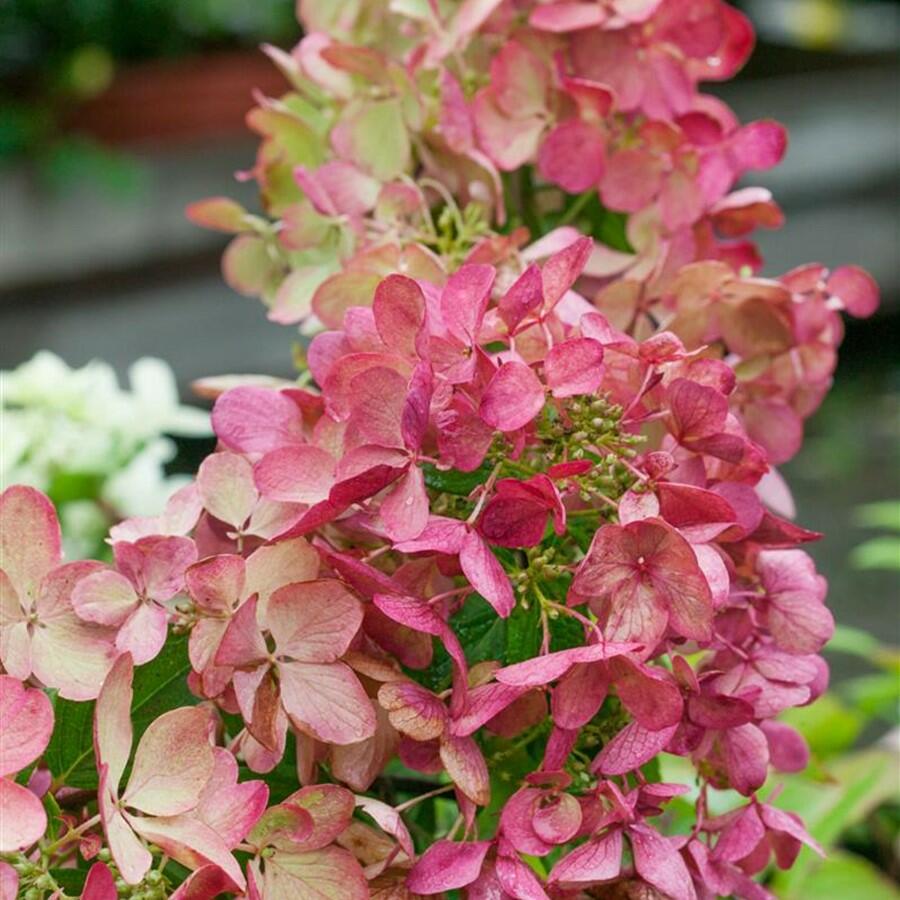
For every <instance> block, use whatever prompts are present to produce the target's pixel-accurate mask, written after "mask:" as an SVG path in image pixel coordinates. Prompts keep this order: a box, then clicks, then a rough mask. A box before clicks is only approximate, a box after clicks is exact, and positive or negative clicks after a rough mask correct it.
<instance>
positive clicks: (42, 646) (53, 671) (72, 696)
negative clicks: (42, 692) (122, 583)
mask: <svg viewBox="0 0 900 900" xmlns="http://www.w3.org/2000/svg"><path fill="white" fill-rule="evenodd" d="M82 565H84V563H69V564H68V566H61V567H60V568H59V569H56V570H55V572H54V573H53V574H52V575H51V576H50V578H49V579H48V581H49V580H52V579H53V578H54V576H56V575H57V574H58V573H63V572H64V571H65V569H67V568H68V567H70V566H71V567H76V566H82ZM46 585H47V582H45V588H46ZM44 596H45V597H46V594H45V595H44ZM44 622H45V625H44V627H43V628H38V629H36V630H35V632H34V634H33V635H32V641H31V652H32V666H33V670H34V674H35V675H36V676H37V677H38V678H39V679H40V680H41V682H43V684H45V685H46V686H47V687H52V688H56V689H57V690H58V691H59V695H60V696H61V697H64V698H65V699H67V700H93V699H94V697H96V696H97V694H98V693H99V691H100V686H101V685H102V684H103V679H104V678H105V677H106V673H107V672H108V671H109V668H110V666H111V665H112V663H113V660H114V658H115V656H116V653H115V648H114V646H113V643H112V633H111V632H110V631H108V630H107V629H103V628H97V627H96V626H94V625H90V624H88V623H86V622H83V621H81V619H79V618H78V617H77V616H76V615H75V613H74V612H72V610H71V609H69V608H66V607H62V608H61V609H60V610H59V612H57V613H56V614H55V615H52V617H51V616H50V615H49V614H48V616H47V617H46V619H45V620H44Z"/></svg>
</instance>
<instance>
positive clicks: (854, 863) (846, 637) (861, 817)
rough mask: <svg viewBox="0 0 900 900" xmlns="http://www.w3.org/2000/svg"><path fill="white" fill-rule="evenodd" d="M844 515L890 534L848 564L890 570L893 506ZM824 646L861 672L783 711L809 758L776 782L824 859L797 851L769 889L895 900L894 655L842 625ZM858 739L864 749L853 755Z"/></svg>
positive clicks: (898, 781)
mask: <svg viewBox="0 0 900 900" xmlns="http://www.w3.org/2000/svg"><path fill="white" fill-rule="evenodd" d="M853 518H854V522H855V524H857V525H858V526H860V527H865V528H877V529H882V528H883V529H887V530H889V531H890V534H888V535H887V536H884V537H875V538H872V539H870V540H868V541H865V542H864V543H862V544H860V545H859V546H858V547H856V548H855V549H854V550H853V552H852V554H851V559H850V564H851V566H852V567H853V568H857V569H859V568H883V569H889V570H891V571H894V572H897V571H900V501H896V500H887V501H882V502H878V503H871V504H866V505H865V506H862V507H859V508H858V509H857V510H856V512H855V514H854V517H853ZM829 650H830V651H831V652H832V653H834V652H837V653H846V654H850V655H852V656H855V657H857V658H858V659H860V660H862V661H864V662H865V663H866V665H867V666H868V668H869V669H870V671H869V672H867V673H865V674H863V675H859V676H857V677H854V678H850V679H847V680H845V681H842V682H840V683H839V684H837V685H835V686H834V687H833V688H832V689H831V690H830V691H829V692H828V693H827V694H826V695H825V696H824V697H822V698H820V700H819V701H818V702H817V703H815V704H813V705H812V706H806V707H799V708H796V709H792V710H789V711H788V712H787V713H786V714H785V716H784V720H785V721H786V722H788V723H790V724H791V725H793V726H794V727H795V728H796V729H797V730H798V731H800V732H801V734H803V736H804V737H805V738H806V740H807V742H808V743H809V746H810V750H811V751H812V754H813V762H812V765H811V766H810V768H809V769H808V770H807V772H805V773H803V774H802V775H797V776H792V777H790V778H788V779H786V783H785V787H784V791H783V793H781V794H780V795H779V798H778V803H779V805H783V806H784V808H785V809H799V810H803V816H804V819H805V822H806V825H807V828H808V830H809V832H810V834H812V836H813V837H814V838H816V840H818V841H819V842H820V843H821V844H822V845H823V847H825V849H826V851H828V856H827V858H826V859H824V860H822V859H820V858H819V857H818V856H816V855H815V854H814V853H812V852H811V851H810V850H808V849H806V848H804V849H803V850H802V851H801V855H800V858H799V859H798V861H797V863H796V864H795V866H794V867H793V868H792V869H791V870H790V871H789V872H779V873H778V874H777V875H775V877H774V878H773V881H772V887H773V888H774V889H775V893H776V894H777V896H778V897H783V898H785V900H805V898H808V897H841V898H843V900H882V898H885V900H886V898H897V897H898V896H900V891H898V888H897V879H898V877H900V860H898V847H900V759H898V757H900V730H898V726H897V710H898V707H900V651H898V650H897V649H896V648H893V647H889V646H886V645H885V644H883V643H882V642H881V641H879V640H878V639H877V638H875V637H873V636H872V635H870V634H867V633H866V632H864V631H861V630H859V629H855V628H848V627H846V626H838V628H837V630H836V633H835V636H834V639H833V640H832V642H831V643H830V644H829ZM873 738H877V740H876V741H875V743H874V744H872V743H871V741H872V739H873ZM861 743H862V744H866V743H868V744H869V746H867V747H866V749H863V750H859V749H856V748H857V747H859V745H860V744H861Z"/></svg>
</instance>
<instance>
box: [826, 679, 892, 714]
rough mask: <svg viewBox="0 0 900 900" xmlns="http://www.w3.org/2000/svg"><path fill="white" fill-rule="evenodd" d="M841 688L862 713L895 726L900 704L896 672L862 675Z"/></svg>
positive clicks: (846, 682) (845, 683)
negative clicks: (899, 704) (899, 703)
mask: <svg viewBox="0 0 900 900" xmlns="http://www.w3.org/2000/svg"><path fill="white" fill-rule="evenodd" d="M840 687H841V693H842V694H843V695H844V696H845V697H847V699H848V700H849V701H850V702H851V703H852V704H853V706H854V707H855V708H856V709H858V710H859V711H860V712H862V713H864V714H865V715H867V716H878V717H879V718H881V719H884V720H885V721H887V722H889V723H891V724H893V722H894V720H895V718H896V715H897V705H898V702H900V680H898V678H897V675H896V673H895V672H879V673H878V674H876V675H862V676H860V677H859V678H852V679H850V680H849V681H845V682H844V683H843V684H842V685H841V686H840Z"/></svg>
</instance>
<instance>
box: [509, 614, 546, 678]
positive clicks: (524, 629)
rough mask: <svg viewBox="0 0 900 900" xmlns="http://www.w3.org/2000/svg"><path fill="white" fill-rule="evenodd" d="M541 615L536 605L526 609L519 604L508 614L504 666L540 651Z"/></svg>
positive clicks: (529, 657)
mask: <svg viewBox="0 0 900 900" xmlns="http://www.w3.org/2000/svg"><path fill="white" fill-rule="evenodd" d="M541 637H542V633H541V613H540V609H539V608H538V605H537V603H532V604H531V605H530V606H529V607H528V609H525V608H524V607H523V606H522V605H521V604H519V605H518V606H516V608H515V609H514V610H513V611H512V613H511V614H510V617H509V619H508V620H507V623H506V653H505V655H504V659H503V662H504V663H505V664H506V665H512V664H513V663H517V662H522V661H523V660H526V659H531V658H532V657H533V656H537V655H538V652H539V651H540V649H541Z"/></svg>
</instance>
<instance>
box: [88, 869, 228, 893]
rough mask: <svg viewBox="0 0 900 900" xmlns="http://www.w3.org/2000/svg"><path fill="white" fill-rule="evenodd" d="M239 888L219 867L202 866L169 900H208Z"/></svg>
mask: <svg viewBox="0 0 900 900" xmlns="http://www.w3.org/2000/svg"><path fill="white" fill-rule="evenodd" d="M237 888H238V886H237V885H236V884H235V883H234V882H233V881H232V880H231V879H230V878H229V877H228V876H227V875H226V874H225V873H224V872H223V871H222V870H221V869H220V868H219V867H218V866H213V865H208V866H202V867H201V868H199V869H197V871H196V872H192V873H191V874H190V875H189V876H188V877H187V878H186V879H185V880H184V881H183V882H182V883H181V884H180V885H179V886H178V887H177V888H176V890H175V892H174V893H173V894H172V895H171V897H170V898H169V900H208V898H210V897H218V896H219V895H220V894H226V893H234V892H235V891H236V890H237ZM116 896H118V895H117V894H113V895H111V896H110V898H109V900H114V898H115V897H116ZM82 900H85V898H82ZM98 900H101V898H98Z"/></svg>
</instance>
